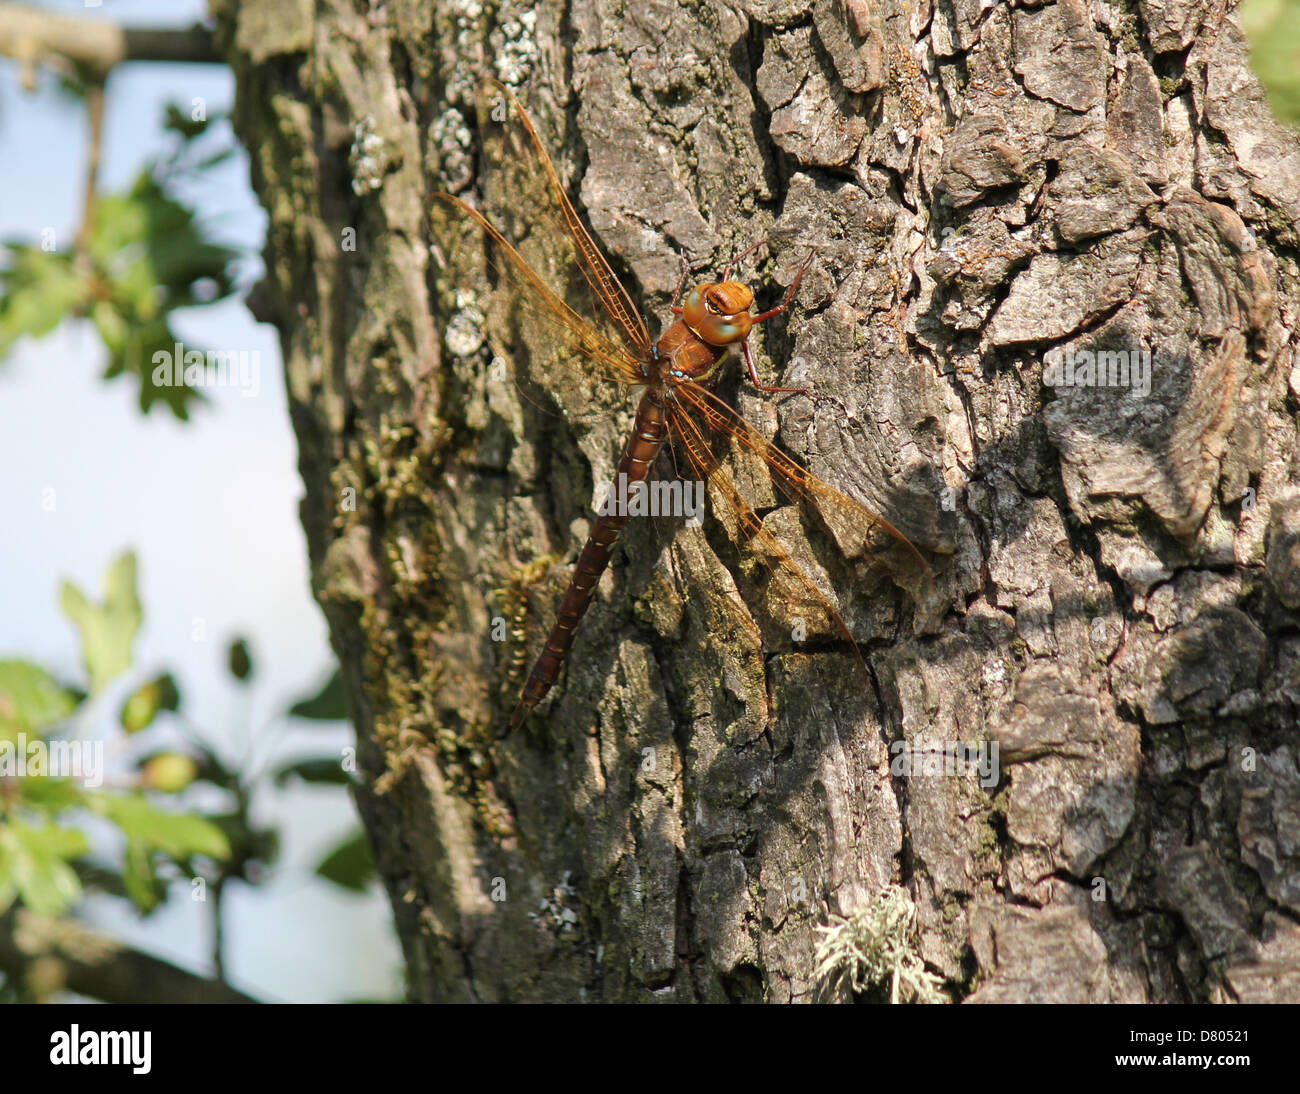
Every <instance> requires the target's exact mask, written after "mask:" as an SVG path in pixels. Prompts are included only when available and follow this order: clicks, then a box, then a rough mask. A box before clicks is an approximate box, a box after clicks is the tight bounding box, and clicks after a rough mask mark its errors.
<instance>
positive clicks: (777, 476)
mask: <svg viewBox="0 0 1300 1094" xmlns="http://www.w3.org/2000/svg"><path fill="white" fill-rule="evenodd" d="M674 391H675V393H676V396H677V398H676V406H675V408H674V413H673V415H672V421H673V426H674V428H675V430H676V432H677V434H678V435H679V436H681V437H682V438H683V441H684V442H685V438H686V437H688V436H692V437H696V438H699V439H700V441H704V440H706V439H707V438H708V437H710V436H723V437H726V438H728V439H729V440H730V442H731V443H732V444H734V445H738V446H739V447H740V448H741V449H743V450H745V451H748V452H752V453H753V454H754V455H756V456H757V457H758V458H759V459H761V460H762V461H763V463H764V465H765V466H766V467H767V469H768V470H769V471H770V472H771V473H772V480H773V482H774V483H775V484H776V486H777V488H778V489H779V490H780V491H781V492H782V493H783V494H785V496H786V497H788V498H790V500H792V501H804V502H807V503H808V504H809V505H811V506H812V507H813V508H814V509H816V510H817V511H818V512H820V513H821V515H822V519H823V520H824V521H825V522H826V524H827V525H828V526H829V527H830V529H831V531H832V532H833V533H834V534H835V536H836V537H837V538H838V539H840V540H841V546H843V547H844V548H845V549H846V551H850V552H852V551H856V550H865V551H875V550H879V548H880V547H881V545H882V541H884V542H887V543H888V544H890V545H894V546H897V547H899V548H901V549H902V553H903V555H904V557H905V558H906V559H907V561H908V563H909V565H910V566H913V567H915V568H916V569H917V571H918V572H919V573H921V574H924V575H925V576H926V577H927V578H928V577H929V576H930V567H929V565H928V564H927V563H926V561H925V558H924V557H923V556H922V555H921V553H920V551H918V550H917V549H916V547H914V546H913V545H912V542H911V541H910V540H909V539H908V538H907V537H906V536H905V535H903V533H902V532H900V531H899V530H898V529H897V528H895V527H894V526H893V525H892V524H890V523H889V521H887V520H886V519H885V518H884V517H882V516H881V515H880V514H879V513H876V512H874V511H873V510H871V509H869V508H868V507H867V506H865V505H863V504H862V503H861V502H857V501H854V500H853V499H852V498H850V497H848V496H847V495H845V494H842V493H841V492H840V491H838V490H836V489H835V488H834V487H833V486H829V485H827V484H826V483H825V482H823V481H822V480H821V479H819V478H818V477H817V476H816V475H814V474H812V472H810V471H808V470H807V469H806V468H804V467H801V466H800V465H799V464H798V463H796V462H795V461H794V460H793V459H791V458H790V457H789V456H788V455H786V453H784V452H782V451H781V450H780V449H779V448H777V446H776V445H774V444H773V443H772V442H771V441H769V440H768V439H767V438H766V437H764V436H763V435H762V434H761V433H759V432H758V431H757V430H756V429H755V428H754V427H753V426H751V425H750V424H749V423H748V422H747V421H745V419H744V418H742V417H741V416H740V415H739V414H737V413H736V411H734V410H732V408H731V407H729V406H728V405H727V404H726V403H724V402H723V401H722V400H721V399H719V398H718V396H716V395H715V394H713V392H711V391H709V390H708V388H706V387H704V386H702V385H700V384H694V383H686V384H679V385H678V386H677V387H676V388H675V389H674ZM739 500H741V501H742V502H743V498H741V499H739ZM751 515H752V511H751ZM754 519H755V520H757V519H758V518H757V517H754ZM742 523H746V524H747V523H748V522H747V521H744V520H742ZM845 540H848V541H849V542H845Z"/></svg>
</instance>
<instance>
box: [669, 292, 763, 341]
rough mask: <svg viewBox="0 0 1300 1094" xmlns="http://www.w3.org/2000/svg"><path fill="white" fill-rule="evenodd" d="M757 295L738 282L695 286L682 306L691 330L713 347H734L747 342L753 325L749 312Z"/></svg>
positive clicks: (684, 317) (683, 316) (684, 316)
mask: <svg viewBox="0 0 1300 1094" xmlns="http://www.w3.org/2000/svg"><path fill="white" fill-rule="evenodd" d="M753 303H754V294H753V292H751V291H750V288H749V286H748V285H742V284H741V283H740V282H739V281H721V282H717V283H715V282H709V281H706V282H704V283H703V284H700V285H696V286H695V288H693V289H692V290H691V291H690V292H689V293H688V294H687V296H686V302H685V303H684V304H683V305H682V318H683V319H684V320H685V321H686V325H687V326H688V327H690V329H691V332H692V333H693V334H694V335H695V336H696V337H697V338H699V339H700V340H701V341H704V342H707V343H708V344H709V345H711V346H731V345H735V343H737V342H741V341H744V339H745V336H746V335H748V334H749V329H750V327H751V326H753V323H754V317H753V316H752V315H750V314H749V309H750V306H751V305H752V304H753Z"/></svg>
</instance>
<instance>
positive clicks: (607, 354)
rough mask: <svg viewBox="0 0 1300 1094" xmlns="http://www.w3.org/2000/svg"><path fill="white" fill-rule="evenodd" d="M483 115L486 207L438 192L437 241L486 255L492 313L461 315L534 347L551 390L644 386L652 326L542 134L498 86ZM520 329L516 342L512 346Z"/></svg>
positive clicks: (532, 361) (483, 287)
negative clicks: (589, 384) (603, 384)
mask: <svg viewBox="0 0 1300 1094" xmlns="http://www.w3.org/2000/svg"><path fill="white" fill-rule="evenodd" d="M478 108H479V109H478V116H479V136H480V142H481V153H482V155H481V164H482V170H481V182H482V193H483V200H482V207H481V208H480V207H476V206H475V205H472V204H471V203H470V202H468V201H465V200H464V199H462V198H460V197H457V196H454V195H452V194H438V195H436V205H435V215H434V218H433V221H434V224H433V228H434V236H435V239H438V240H439V241H440V242H445V243H446V245H447V248H448V250H449V251H452V252H453V253H455V254H457V255H467V254H468V255H469V256H471V259H470V260H471V261H473V257H472V256H475V255H481V256H482V258H481V265H482V270H481V275H482V276H481V284H480V285H479V286H478V288H479V290H480V292H481V293H482V298H483V302H484V304H485V305H486V306H484V307H477V308H476V307H475V306H474V304H472V303H467V305H466V308H465V311H464V312H462V313H461V314H462V315H464V314H466V313H468V312H471V311H473V312H477V315H476V321H477V322H479V323H480V324H481V325H482V327H483V329H486V330H490V331H493V332H494V335H493V338H495V339H497V340H499V341H501V342H505V341H518V342H523V343H524V344H526V345H527V346H528V349H529V360H528V371H529V374H530V376H531V378H532V379H534V380H537V381H538V382H540V383H541V384H542V385H543V386H544V387H547V388H549V389H550V390H552V391H556V390H559V389H562V388H564V387H566V386H568V381H570V380H571V379H572V378H573V377H575V376H582V377H596V378H600V379H605V380H611V381H614V382H617V383H621V384H639V383H643V382H644V380H645V377H644V375H643V373H642V371H641V364H642V362H643V361H645V360H646V359H647V356H648V353H649V349H650V338H649V335H648V333H647V331H646V327H645V323H644V321H643V320H642V319H641V316H640V314H639V313H638V311H637V310H636V308H635V306H634V305H633V303H632V299H631V297H630V296H629V294H628V292H627V290H626V289H624V287H623V286H622V285H621V284H620V283H619V281H618V279H617V277H615V275H614V273H613V270H612V269H611V268H610V266H609V264H608V262H607V261H606V260H605V258H604V256H603V255H602V254H601V252H600V249H599V248H598V247H597V245H596V243H595V241H594V240H593V239H592V238H591V235H590V234H589V233H588V232H587V230H586V228H585V227H584V226H583V224H582V221H581V220H580V218H579V217H578V215H577V213H576V211H575V210H574V207H573V203H572V202H571V201H570V200H569V198H568V195H567V194H566V193H565V191H564V187H563V185H562V184H561V181H560V177H559V174H558V172H557V171H556V169H555V166H554V164H553V163H552V162H551V159H550V157H549V156H548V155H547V152H546V148H545V146H544V145H543V143H542V140H541V138H540V136H539V135H538V133H537V130H536V128H535V127H534V126H533V124H532V122H531V121H530V120H529V118H528V116H527V114H526V113H524V110H523V108H522V106H520V104H519V103H518V101H517V100H516V99H515V98H514V96H513V95H511V94H510V92H509V91H508V90H507V89H506V88H505V87H503V86H502V85H500V84H495V83H494V84H492V85H491V86H490V87H489V88H487V89H486V90H485V92H484V94H483V95H482V97H481V99H480V102H479V103H478ZM471 325H472V323H471ZM450 329H452V327H451V325H449V330H450ZM512 330H513V331H514V332H515V333H516V334H517V335H518V337H517V338H515V339H508V338H506V337H505V334H504V332H507V331H512ZM485 340H488V341H491V340H493V339H485ZM470 344H472V342H471V343H470Z"/></svg>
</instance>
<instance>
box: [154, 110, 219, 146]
mask: <svg viewBox="0 0 1300 1094" xmlns="http://www.w3.org/2000/svg"><path fill="white" fill-rule="evenodd" d="M207 127H208V119H207V118H204V119H202V120H201V121H195V120H194V119H193V118H191V117H190V116H189V115H188V114H186V113H185V112H184V111H182V110H181V108H180V107H179V106H177V105H176V104H175V103H168V104H167V107H166V112H165V115H164V118H163V128H164V129H169V130H171V131H172V132H173V133H179V134H180V135H181V136H182V137H183V138H185V140H187V141H188V140H193V139H194V138H195V137H197V136H198V135H199V134H200V133H202V132H203V131H204V130H205V129H207Z"/></svg>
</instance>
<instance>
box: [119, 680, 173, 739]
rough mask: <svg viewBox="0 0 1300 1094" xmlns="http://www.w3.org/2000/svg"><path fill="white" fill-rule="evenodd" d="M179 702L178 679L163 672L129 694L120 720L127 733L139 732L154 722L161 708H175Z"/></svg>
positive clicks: (123, 705)
mask: <svg viewBox="0 0 1300 1094" xmlns="http://www.w3.org/2000/svg"><path fill="white" fill-rule="evenodd" d="M179 703H180V694H179V692H178V691H177V690H176V681H175V680H174V679H173V678H172V674H171V673H169V672H168V673H163V675H161V676H156V677H154V679H152V680H150V681H149V682H148V683H147V684H141V685H140V687H138V688H136V690H135V691H133V692H132V693H131V694H130V695H129V696H127V700H126V702H125V703H123V704H122V711H121V714H120V715H119V716H118V721H119V722H120V723H121V724H122V728H123V729H124V730H126V731H127V733H139V732H140V731H141V730H144V729H147V728H148V727H149V726H150V725H152V724H153V720H154V719H155V718H156V717H157V716H158V712H159V711H160V710H175V709H176V708H177V706H178V705H179Z"/></svg>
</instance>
